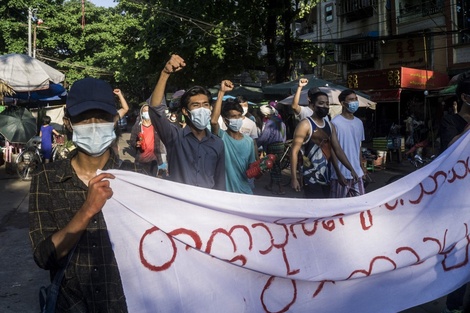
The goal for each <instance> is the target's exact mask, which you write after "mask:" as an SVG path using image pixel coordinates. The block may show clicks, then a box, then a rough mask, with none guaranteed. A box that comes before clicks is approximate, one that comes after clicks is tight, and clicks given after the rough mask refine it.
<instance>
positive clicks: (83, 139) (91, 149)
mask: <svg viewBox="0 0 470 313" xmlns="http://www.w3.org/2000/svg"><path fill="white" fill-rule="evenodd" d="M72 129H73V135H72V141H73V143H74V144H75V145H76V146H77V147H79V148H81V149H82V150H83V151H84V152H85V153H86V154H88V155H90V156H93V157H99V156H101V155H103V153H105V151H106V149H108V148H109V146H110V145H111V144H112V143H113V141H114V139H116V133H115V132H114V123H90V124H83V125H72Z"/></svg>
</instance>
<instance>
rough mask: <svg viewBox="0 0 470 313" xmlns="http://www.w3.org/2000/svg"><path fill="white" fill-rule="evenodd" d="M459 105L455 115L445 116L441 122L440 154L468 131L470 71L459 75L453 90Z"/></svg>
mask: <svg viewBox="0 0 470 313" xmlns="http://www.w3.org/2000/svg"><path fill="white" fill-rule="evenodd" d="M455 92H456V94H457V99H458V101H459V102H460V103H461V104H460V105H461V108H460V111H459V112H458V113H457V114H446V115H444V116H443V118H442V120H441V125H440V128H439V135H440V138H441V153H442V152H444V150H445V149H447V147H449V146H450V145H451V144H453V143H454V142H455V141H456V140H457V139H458V138H460V136H461V135H462V134H463V133H464V132H466V131H467V130H468V129H469V123H470V71H469V72H466V73H464V74H460V77H459V80H458V84H457V88H456V90H455Z"/></svg>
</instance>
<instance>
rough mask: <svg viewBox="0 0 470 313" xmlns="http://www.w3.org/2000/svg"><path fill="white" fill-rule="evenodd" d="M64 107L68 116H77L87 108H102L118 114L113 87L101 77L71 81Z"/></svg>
mask: <svg viewBox="0 0 470 313" xmlns="http://www.w3.org/2000/svg"><path fill="white" fill-rule="evenodd" d="M65 108H66V110H67V112H68V113H69V114H70V116H77V115H79V114H81V113H83V112H85V111H88V110H103V111H105V112H108V113H110V114H113V115H116V114H118V112H117V109H116V102H115V99H114V93H113V88H112V87H111V85H110V84H108V83H107V82H105V81H104V80H101V79H96V78H91V77H89V78H84V79H80V80H77V81H76V82H75V83H73V85H72V87H71V88H70V91H69V93H68V95H67V101H66V105H65Z"/></svg>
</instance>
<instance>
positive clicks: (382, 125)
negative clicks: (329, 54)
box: [348, 67, 449, 150]
mask: <svg viewBox="0 0 470 313" xmlns="http://www.w3.org/2000/svg"><path fill="white" fill-rule="evenodd" d="M448 82H449V77H448V76H447V75H446V74H442V73H438V72H435V71H427V70H422V69H414V68H408V67H400V68H391V69H385V70H374V71H367V72H357V73H349V74H348V87H349V88H352V89H355V90H360V91H362V92H364V93H366V94H368V95H369V96H370V97H371V98H370V100H372V101H374V102H377V108H376V111H375V116H374V122H373V123H371V124H372V125H373V127H374V129H373V130H370V131H371V132H372V134H373V135H372V137H373V138H388V137H391V136H394V137H397V136H398V137H402V138H403V139H404V140H406V138H407V137H410V136H415V137H416V140H421V139H422V138H423V137H427V136H429V138H430V141H432V142H433V144H432V145H431V146H433V147H434V141H435V139H436V135H437V129H438V125H439V122H440V117H441V116H442V112H441V111H442V106H441V102H440V101H439V99H438V98H437V97H430V95H431V94H435V93H437V92H438V91H439V90H440V89H443V88H445V87H446V86H447V85H448ZM417 124H419V125H420V126H421V127H420V130H419V133H418V131H417V130H416V132H415V131H414V129H413V125H417ZM415 128H417V127H415ZM418 134H419V136H418ZM416 140H415V141H416ZM403 146H404V145H401V147H403ZM435 150H437V149H435Z"/></svg>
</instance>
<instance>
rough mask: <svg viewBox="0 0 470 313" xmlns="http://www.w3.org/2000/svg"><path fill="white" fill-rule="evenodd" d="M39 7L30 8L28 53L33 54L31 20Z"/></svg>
mask: <svg viewBox="0 0 470 313" xmlns="http://www.w3.org/2000/svg"><path fill="white" fill-rule="evenodd" d="M37 10H38V9H33V8H31V7H29V8H28V55H29V56H30V57H31V56H32V39H31V21H32V20H33V17H34V15H33V14H34V13H36V11H37Z"/></svg>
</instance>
